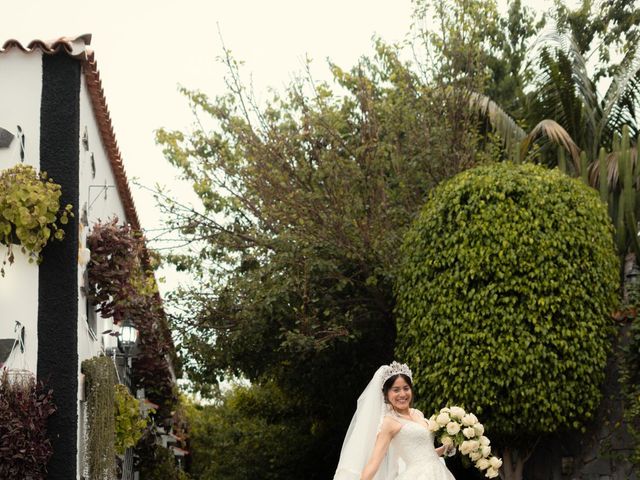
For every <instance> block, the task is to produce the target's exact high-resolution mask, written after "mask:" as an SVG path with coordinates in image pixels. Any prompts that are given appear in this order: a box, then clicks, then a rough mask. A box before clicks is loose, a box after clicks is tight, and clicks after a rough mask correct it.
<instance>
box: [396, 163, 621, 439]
mask: <svg viewBox="0 0 640 480" xmlns="http://www.w3.org/2000/svg"><path fill="white" fill-rule="evenodd" d="M402 258H403V263H402V266H401V268H400V274H399V277H398V281H397V287H396V293H397V302H398V303H397V313H398V354H399V356H400V357H402V358H403V359H404V360H406V361H408V362H409V363H410V364H411V365H412V368H413V369H414V374H415V379H416V384H417V394H418V398H419V399H420V401H421V402H422V403H423V404H424V406H425V408H426V409H427V410H428V411H431V410H432V409H434V408H437V407H439V406H442V405H444V404H447V403H454V404H459V405H463V406H465V407H466V408H468V409H471V410H473V411H474V412H476V413H478V414H480V415H481V417H482V419H483V420H485V422H486V423H487V424H488V427H489V428H490V431H491V434H492V438H493V435H496V436H498V437H500V438H501V439H502V441H503V442H506V441H507V440H512V439H518V440H520V441H521V442H526V441H527V438H530V436H536V435H540V434H544V433H549V432H554V431H557V430H561V429H566V428H581V427H582V426H583V424H584V423H585V422H588V421H589V419H590V418H592V416H593V414H594V412H595V410H596V408H597V406H598V404H599V402H600V399H601V392H600V385H601V383H602V381H603V379H604V369H605V362H606V360H607V352H608V350H609V341H608V337H609V335H610V334H611V333H612V329H611V328H610V326H611V319H610V312H611V311H612V310H613V307H614V305H615V303H616V298H617V294H616V290H617V288H618V286H619V279H618V272H619V260H618V257H617V256H616V253H615V249H614V244H613V231H612V226H611V225H610V221H609V218H608V216H607V212H606V209H605V206H604V204H602V203H601V202H600V200H599V199H598V198H597V194H596V192H595V191H594V190H592V189H590V188H589V187H587V186H585V185H583V184H581V183H580V182H579V181H577V180H574V179H571V178H569V177H567V176H566V175H563V174H561V173H560V172H559V171H557V170H552V171H549V170H546V169H544V168H542V167H538V166H534V165H513V164H496V165H488V166H483V167H479V168H476V169H472V170H469V171H466V172H463V173H462V174H459V175H458V176H456V177H454V178H453V179H451V180H450V181H448V182H446V183H445V184H443V185H441V186H440V187H438V188H437V189H436V190H435V191H433V192H432V195H431V197H430V199H429V201H428V203H427V204H426V205H425V207H424V208H423V210H422V212H421V214H420V216H419V218H418V219H417V221H416V222H415V224H414V225H413V227H412V228H411V230H410V231H409V232H408V234H407V235H406V237H405V239H404V245H403V249H402Z"/></svg>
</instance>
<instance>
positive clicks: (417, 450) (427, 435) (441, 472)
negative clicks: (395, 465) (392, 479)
mask: <svg viewBox="0 0 640 480" xmlns="http://www.w3.org/2000/svg"><path fill="white" fill-rule="evenodd" d="M414 412H416V413H418V414H419V415H420V413H419V412H418V411H417V410H414ZM387 416H388V417H390V418H392V419H393V420H395V421H396V422H399V423H401V424H402V426H401V428H400V431H399V432H398V433H396V435H395V436H394V437H393V439H392V440H391V447H392V448H393V450H394V452H395V454H396V455H397V456H398V457H399V458H400V460H401V462H402V463H403V464H404V468H401V469H400V474H399V475H398V476H397V477H396V480H455V478H454V476H453V475H452V474H451V472H450V471H449V469H448V468H447V467H446V465H445V463H444V460H443V459H442V458H441V457H440V456H439V455H438V454H437V453H436V450H435V448H434V446H433V434H432V433H431V432H430V431H429V429H428V428H427V427H426V425H422V424H419V423H417V422H414V421H411V420H406V419H404V418H402V417H399V416H396V415H387Z"/></svg>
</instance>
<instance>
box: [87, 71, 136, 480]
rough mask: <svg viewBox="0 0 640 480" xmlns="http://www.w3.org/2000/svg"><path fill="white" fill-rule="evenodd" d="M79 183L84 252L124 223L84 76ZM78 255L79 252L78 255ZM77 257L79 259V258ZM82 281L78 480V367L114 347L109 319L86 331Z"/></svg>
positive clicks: (114, 182)
mask: <svg viewBox="0 0 640 480" xmlns="http://www.w3.org/2000/svg"><path fill="white" fill-rule="evenodd" d="M78 141H79V142H80V159H79V161H80V168H79V171H80V179H79V181H80V183H79V187H80V188H79V196H80V199H79V206H78V208H77V210H76V211H77V212H78V213H77V214H76V215H77V219H78V220H79V222H80V228H79V230H78V235H79V248H80V250H82V249H84V248H86V238H87V234H88V233H90V232H91V229H92V228H93V225H94V224H95V223H97V222H102V223H104V222H106V221H108V220H110V219H112V218H114V217H118V219H119V220H120V223H123V222H124V221H125V212H124V209H123V206H122V202H121V200H120V196H119V194H118V190H117V188H116V180H115V176H114V174H113V171H112V169H111V164H110V162H109V158H108V156H107V152H106V150H105V148H104V145H103V144H102V140H101V136H100V130H99V127H98V124H97V122H96V120H95V116H94V113H93V107H92V104H91V98H90V96H89V92H88V90H87V85H86V80H85V78H84V76H83V77H82V79H81V85H80V138H79V139H78ZM81 253H82V252H79V254H81ZM79 256H81V255H79ZM85 278H86V266H84V265H83V264H82V263H81V264H80V265H79V268H78V289H79V291H78V302H79V303H78V374H79V376H80V378H79V382H78V384H79V385H80V388H79V389H78V468H77V472H78V478H80V476H81V475H82V474H83V466H84V461H83V456H84V451H85V448H84V445H85V438H84V430H85V412H84V410H85V409H84V402H83V401H82V400H83V398H82V386H83V383H82V382H83V380H82V374H81V370H80V367H81V364H82V362H83V361H84V360H86V359H88V358H91V357H94V356H96V355H99V354H100V353H101V352H103V351H104V350H105V349H107V348H109V347H115V346H116V343H117V342H116V339H115V337H113V336H110V335H102V332H104V331H105V330H110V329H114V328H116V329H117V327H114V325H113V322H112V319H111V318H106V319H103V318H101V317H100V315H98V314H95V313H93V314H94V315H95V322H96V325H95V331H94V330H92V329H91V328H90V327H89V323H88V319H87V315H92V313H91V312H92V308H93V307H92V306H91V305H88V304H87V299H86V296H85V294H84V289H83V288H82V287H83V286H84V283H85Z"/></svg>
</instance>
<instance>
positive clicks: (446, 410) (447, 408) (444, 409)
mask: <svg viewBox="0 0 640 480" xmlns="http://www.w3.org/2000/svg"><path fill="white" fill-rule="evenodd" d="M450 411H451V409H450V408H449V407H444V408H441V409H440V413H449V412H450Z"/></svg>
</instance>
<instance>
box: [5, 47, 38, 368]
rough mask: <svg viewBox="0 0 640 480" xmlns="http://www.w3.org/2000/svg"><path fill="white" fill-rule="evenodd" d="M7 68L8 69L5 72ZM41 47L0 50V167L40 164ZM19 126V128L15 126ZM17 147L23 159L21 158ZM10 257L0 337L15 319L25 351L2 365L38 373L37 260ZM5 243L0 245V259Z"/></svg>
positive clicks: (12, 331) (12, 329)
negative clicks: (5, 142) (3, 144)
mask: <svg viewBox="0 0 640 480" xmlns="http://www.w3.org/2000/svg"><path fill="white" fill-rule="evenodd" d="M9 72H11V73H10V74H9ZM41 96H42V53H41V52H39V51H36V52H33V53H29V54H25V53H23V52H21V51H20V50H18V49H15V48H14V49H12V50H9V51H8V52H5V53H2V54H1V55H0V127H2V128H4V129H5V130H7V131H9V132H11V133H13V134H14V136H15V137H14V139H13V141H12V143H11V145H10V146H9V148H0V171H2V170H4V169H6V168H9V167H12V166H14V165H16V164H18V163H24V164H28V165H32V166H34V167H35V168H38V167H39V165H40V99H41ZM18 127H19V128H18ZM21 151H22V154H23V156H24V159H22V158H21ZM13 252H14V255H15V262H14V263H13V264H12V265H10V264H8V263H7V264H6V265H5V266H4V269H5V276H4V277H0V338H14V337H15V336H16V332H15V327H16V322H20V324H21V325H24V327H25V351H24V354H22V353H20V352H19V351H14V353H13V354H12V355H11V357H10V358H9V359H8V361H7V363H6V366H7V367H8V368H11V369H28V370H30V371H31V372H33V373H34V374H35V373H37V372H36V369H37V365H38V334H37V329H38V266H37V265H36V264H35V263H29V261H28V257H27V256H26V255H25V254H23V253H22V252H21V251H20V247H19V246H18V245H15V246H14V248H13ZM6 254H7V247H6V246H4V245H0V262H2V261H3V260H4V259H5V258H6Z"/></svg>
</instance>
